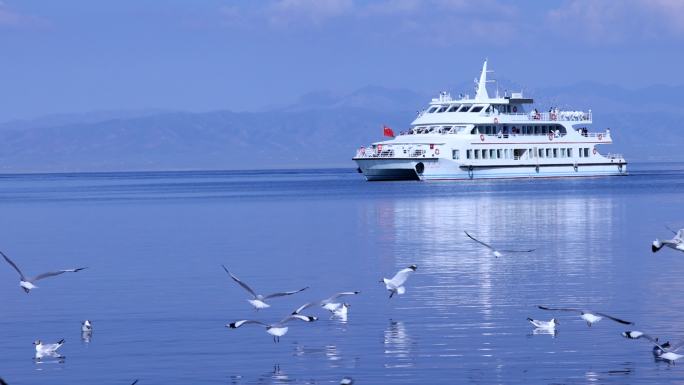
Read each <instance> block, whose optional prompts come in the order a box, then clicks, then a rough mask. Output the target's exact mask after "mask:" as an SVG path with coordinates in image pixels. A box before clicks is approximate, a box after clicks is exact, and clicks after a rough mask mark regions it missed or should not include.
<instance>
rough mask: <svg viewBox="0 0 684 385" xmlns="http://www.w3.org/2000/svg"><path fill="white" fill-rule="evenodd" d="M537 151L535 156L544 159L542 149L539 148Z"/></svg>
mask: <svg viewBox="0 0 684 385" xmlns="http://www.w3.org/2000/svg"><path fill="white" fill-rule="evenodd" d="M538 151H539V153H538V154H537V157H539V158H543V157H544V149H543V148H540V149H539V150H538Z"/></svg>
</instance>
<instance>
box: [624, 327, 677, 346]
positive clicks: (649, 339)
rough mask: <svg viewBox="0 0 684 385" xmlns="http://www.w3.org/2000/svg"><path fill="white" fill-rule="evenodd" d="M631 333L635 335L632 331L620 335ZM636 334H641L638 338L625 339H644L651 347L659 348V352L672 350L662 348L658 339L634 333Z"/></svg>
mask: <svg viewBox="0 0 684 385" xmlns="http://www.w3.org/2000/svg"><path fill="white" fill-rule="evenodd" d="M631 333H635V331H633V330H632V331H628V332H624V333H622V335H623V336H626V334H631ZM636 333H641V334H639V335H638V337H626V338H629V339H632V340H638V339H641V338H643V339H646V340H648V341H650V342H651V343H652V344H653V345H655V346H657V347H658V348H660V350H662V351H668V350H670V351H671V350H672V348H669V349H665V348H663V347H662V345H660V342H659V341H658V338H656V337H652V336H650V335H648V334H646V333H644V332H639V331H636Z"/></svg>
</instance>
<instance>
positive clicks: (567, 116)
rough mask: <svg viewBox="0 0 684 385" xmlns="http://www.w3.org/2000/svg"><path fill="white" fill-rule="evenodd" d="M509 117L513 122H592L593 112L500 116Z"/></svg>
mask: <svg viewBox="0 0 684 385" xmlns="http://www.w3.org/2000/svg"><path fill="white" fill-rule="evenodd" d="M485 115H486V116H498V115H499V114H497V113H487V114H485ZM500 115H505V116H506V117H509V118H510V120H512V121H516V122H517V121H528V120H543V121H562V122H569V121H575V122H591V121H592V118H593V117H592V113H591V111H589V112H585V111H557V112H537V113H535V112H534V111H532V112H528V113H510V114H506V113H503V114H500Z"/></svg>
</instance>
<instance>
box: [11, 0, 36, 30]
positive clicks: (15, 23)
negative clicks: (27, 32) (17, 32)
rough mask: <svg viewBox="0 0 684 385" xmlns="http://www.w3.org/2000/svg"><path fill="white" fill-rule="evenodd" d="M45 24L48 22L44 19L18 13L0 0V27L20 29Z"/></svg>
mask: <svg viewBox="0 0 684 385" xmlns="http://www.w3.org/2000/svg"><path fill="white" fill-rule="evenodd" d="M47 25H48V22H47V21H46V20H45V19H43V18H40V17H36V16H31V15H25V14H23V13H20V12H18V11H16V10H14V9H12V8H10V7H9V6H8V5H7V4H6V3H5V2H3V1H1V0H0V28H12V29H22V28H37V27H45V26H47Z"/></svg>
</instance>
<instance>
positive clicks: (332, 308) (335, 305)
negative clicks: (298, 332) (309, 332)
mask: <svg viewBox="0 0 684 385" xmlns="http://www.w3.org/2000/svg"><path fill="white" fill-rule="evenodd" d="M359 293H360V291H343V292H341V293H337V294H334V295H332V296H330V297H329V298H326V299H324V300H322V301H316V302H309V303H306V304H304V305H302V306H300V307H299V308H298V309H297V310H295V311H293V312H292V314H293V315H294V314H299V313H301V312H302V311H303V310H304V309H307V308H310V307H312V306H317V305H318V306H321V307H322V308H323V309H325V310H328V311H329V312H331V313H332V314H333V315H335V316H337V317H340V318H346V317H347V309H349V307H350V306H351V305H349V304H348V303H339V302H335V300H336V299H338V298H340V297H343V296H347V295H356V294H359Z"/></svg>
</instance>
